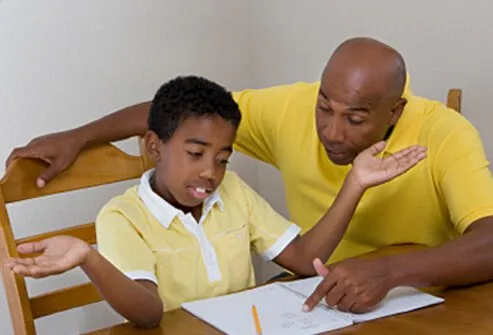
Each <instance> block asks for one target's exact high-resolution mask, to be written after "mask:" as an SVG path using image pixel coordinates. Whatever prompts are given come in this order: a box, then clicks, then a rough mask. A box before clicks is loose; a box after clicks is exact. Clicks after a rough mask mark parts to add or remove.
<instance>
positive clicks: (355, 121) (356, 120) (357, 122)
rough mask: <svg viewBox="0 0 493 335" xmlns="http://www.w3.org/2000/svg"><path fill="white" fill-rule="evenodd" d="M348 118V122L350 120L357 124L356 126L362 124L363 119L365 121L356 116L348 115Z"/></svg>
mask: <svg viewBox="0 0 493 335" xmlns="http://www.w3.org/2000/svg"><path fill="white" fill-rule="evenodd" d="M347 120H348V122H349V123H350V124H352V125H355V126H357V125H359V124H362V123H363V121H364V120H362V119H355V118H351V117H348V118H347Z"/></svg>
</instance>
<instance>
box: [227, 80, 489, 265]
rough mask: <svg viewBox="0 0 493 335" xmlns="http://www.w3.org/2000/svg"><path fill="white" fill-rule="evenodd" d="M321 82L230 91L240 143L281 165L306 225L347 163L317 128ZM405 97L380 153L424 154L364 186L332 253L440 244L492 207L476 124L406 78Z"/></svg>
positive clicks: (290, 204) (296, 216) (294, 213)
mask: <svg viewBox="0 0 493 335" xmlns="http://www.w3.org/2000/svg"><path fill="white" fill-rule="evenodd" d="M319 85H320V83H318V82H317V83H295V84H292V85H284V86H277V87H272V88H267V89H261V90H246V91H242V92H236V93H234V98H235V100H236V101H237V102H238V104H239V106H240V110H241V112H242V115H243V120H242V123H241V125H240V128H239V130H238V136H237V139H236V143H235V147H236V149H237V150H239V151H241V152H244V153H246V154H248V155H250V156H252V157H254V158H257V159H260V160H262V161H264V162H267V163H269V164H272V165H273V166H275V167H277V169H279V171H280V172H281V175H282V180H283V182H284V186H285V190H286V202H287V208H288V211H289V214H290V218H291V220H292V221H294V222H296V223H297V224H298V225H300V226H301V228H302V232H303V233H305V232H306V231H307V230H309V229H310V228H311V227H313V225H314V224H315V223H316V222H317V221H318V220H319V218H320V217H321V216H322V215H323V214H324V213H325V211H326V210H327V209H328V208H329V207H330V206H331V204H332V202H333V201H334V198H335V196H336V194H337V192H338V190H339V189H340V187H341V185H342V182H343V180H344V178H345V176H346V174H347V173H348V171H349V169H350V168H351V166H337V165H335V164H333V163H332V162H330V160H329V159H328V157H327V155H326V153H325V151H324V149H323V146H322V144H321V143H320V141H319V139H318V137H317V132H316V128H315V104H316V100H317V93H318V90H319ZM405 97H406V98H407V99H408V104H407V105H406V107H405V109H404V112H403V114H402V116H401V118H400V120H399V121H398V123H397V125H396V127H395V129H394V131H393V133H392V135H391V136H390V138H389V140H388V142H387V147H386V150H385V153H384V154H388V153H392V152H396V151H398V150H400V149H403V148H405V147H407V146H409V145H413V144H420V145H423V146H426V147H427V148H428V158H427V159H426V160H424V161H423V162H421V163H420V164H419V165H418V166H417V167H415V168H414V169H412V170H410V171H409V172H408V173H406V174H405V175H403V176H401V177H399V178H397V179H395V180H393V181H391V182H389V183H387V184H384V185H381V186H377V187H374V188H372V189H370V190H368V191H367V192H366V193H365V195H364V197H363V198H362V200H361V203H360V205H359V206H358V208H357V210H356V213H355V215H354V217H353V219H352V221H351V223H350V226H349V229H348V231H347V232H346V234H345V236H344V238H343V240H342V241H341V243H340V245H339V246H338V248H337V249H336V251H335V253H334V254H333V256H332V257H331V259H330V260H329V261H330V262H334V261H338V260H341V259H345V258H348V257H351V256H355V255H358V254H362V253H365V252H369V251H372V250H374V249H376V248H379V247H382V246H386V245H390V244H398V243H420V244H424V245H427V246H437V245H440V244H442V243H444V242H446V241H449V240H450V239H453V238H454V237H457V236H458V235H459V234H461V233H463V232H464V230H465V229H466V228H467V227H468V226H469V225H470V224H471V223H472V222H474V221H475V220H478V219H480V218H482V217H485V216H490V215H493V179H492V176H491V173H490V171H489V169H488V165H489V163H488V161H487V160H486V158H485V154H484V150H483V147H482V144H481V140H480V137H479V135H478V132H477V131H476V130H475V129H474V127H473V126H472V125H471V124H470V123H469V122H468V121H467V120H466V119H465V118H464V117H463V116H461V115H460V114H459V113H457V112H456V111H454V110H451V109H448V108H447V107H446V106H444V105H443V104H441V103H439V102H436V101H431V100H427V99H424V98H420V97H417V96H414V95H413V94H412V92H411V91H410V90H409V89H408V88H407V87H406V90H405Z"/></svg>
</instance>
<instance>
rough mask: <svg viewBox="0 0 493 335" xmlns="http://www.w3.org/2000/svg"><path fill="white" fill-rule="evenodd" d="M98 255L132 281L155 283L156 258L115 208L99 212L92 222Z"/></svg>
mask: <svg viewBox="0 0 493 335" xmlns="http://www.w3.org/2000/svg"><path fill="white" fill-rule="evenodd" d="M96 238H97V244H98V250H99V252H100V253H101V254H102V255H103V256H104V257H105V258H106V259H107V260H108V261H109V262H110V263H112V264H113V265H114V266H115V267H116V268H117V269H119V270H120V271H121V272H123V273H124V274H125V275H126V276H127V277H129V278H130V279H132V280H149V281H151V282H153V283H155V284H156V285H157V284H158V282H157V278H156V275H155V264H156V259H155V257H154V254H153V252H152V250H151V249H150V248H149V247H148V246H147V244H146V243H145V242H144V240H143V239H142V237H141V235H140V233H139V232H138V230H137V229H136V228H135V227H134V225H133V224H132V223H131V222H130V220H129V219H128V218H127V217H126V216H125V215H124V214H123V213H121V212H119V211H118V210H115V209H109V210H108V209H106V210H105V209H103V210H102V211H101V212H100V214H99V215H98V217H97V219H96Z"/></svg>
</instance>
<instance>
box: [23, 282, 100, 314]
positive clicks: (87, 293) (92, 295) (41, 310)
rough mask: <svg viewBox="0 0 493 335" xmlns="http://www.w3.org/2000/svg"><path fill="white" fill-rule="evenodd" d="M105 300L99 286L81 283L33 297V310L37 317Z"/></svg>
mask: <svg viewBox="0 0 493 335" xmlns="http://www.w3.org/2000/svg"><path fill="white" fill-rule="evenodd" d="M101 300H103V298H101V295H100V294H99V292H98V290H97V288H96V287H95V286H94V285H93V284H91V283H86V284H81V285H77V286H72V287H69V288H64V289H60V290H57V291H53V292H50V293H46V294H43V295H40V296H37V297H33V298H31V310H32V313H33V317H34V318H35V319H37V318H41V317H43V316H47V315H52V314H55V313H58V312H62V311H65V310H68V309H72V308H76V307H81V306H84V305H89V304H93V303H96V302H99V301H101Z"/></svg>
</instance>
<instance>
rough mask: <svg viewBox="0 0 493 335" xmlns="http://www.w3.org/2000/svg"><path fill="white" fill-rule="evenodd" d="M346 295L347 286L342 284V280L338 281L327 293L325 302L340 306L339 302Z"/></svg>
mask: <svg viewBox="0 0 493 335" xmlns="http://www.w3.org/2000/svg"><path fill="white" fill-rule="evenodd" d="M345 295H346V287H345V286H344V285H343V284H341V282H337V283H336V284H335V285H334V287H332V289H331V290H330V291H329V292H328V293H327V294H326V295H325V302H326V303H327V305H329V306H334V307H335V306H338V305H339V302H340V301H341V300H342V298H344V296H345Z"/></svg>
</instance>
